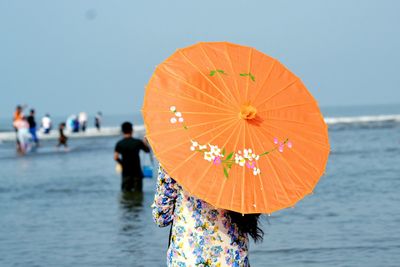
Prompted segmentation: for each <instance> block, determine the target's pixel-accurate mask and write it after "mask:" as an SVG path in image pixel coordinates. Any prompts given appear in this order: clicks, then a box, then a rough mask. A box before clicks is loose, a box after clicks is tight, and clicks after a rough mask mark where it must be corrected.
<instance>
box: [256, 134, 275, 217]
mask: <svg viewBox="0 0 400 267" xmlns="http://www.w3.org/2000/svg"><path fill="white" fill-rule="evenodd" d="M256 137H257V135H256ZM257 140H258V139H257ZM271 184H272V179H271ZM271 188H272V191H273V192H274V196H275V199H276V201H278V193H277V192H276V189H275V186H271ZM271 209H272V208H271Z"/></svg>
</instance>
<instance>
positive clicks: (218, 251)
mask: <svg viewBox="0 0 400 267" xmlns="http://www.w3.org/2000/svg"><path fill="white" fill-rule="evenodd" d="M151 207H152V210H153V211H152V213H153V220H154V222H155V223H156V224H157V225H158V226H160V227H165V226H168V225H171V230H170V237H169V245H168V250H167V266H238V267H239V266H240V267H249V266H250V263H249V257H248V254H249V251H248V249H249V236H250V237H252V238H253V240H254V241H256V242H257V241H261V240H262V238H263V235H264V233H263V231H262V230H261V229H260V228H259V226H258V219H259V216H260V214H245V215H242V214H240V213H237V212H233V211H228V210H224V209H219V208H215V207H213V206H212V205H210V204H208V203H207V202H205V201H203V200H201V199H199V198H196V197H195V196H193V195H191V194H190V193H189V192H186V191H185V190H183V189H182V187H181V186H180V185H179V184H178V183H177V182H176V181H175V180H174V179H173V178H171V177H170V176H169V175H168V174H167V173H166V171H165V170H164V169H163V168H162V167H161V166H160V168H159V171H158V181H157V189H156V193H155V196H154V202H153V204H152V206H151Z"/></svg>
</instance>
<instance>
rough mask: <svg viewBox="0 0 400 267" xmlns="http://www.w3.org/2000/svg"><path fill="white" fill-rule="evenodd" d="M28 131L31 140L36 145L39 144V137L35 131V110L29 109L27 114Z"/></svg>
mask: <svg viewBox="0 0 400 267" xmlns="http://www.w3.org/2000/svg"><path fill="white" fill-rule="evenodd" d="M28 123H29V132H30V133H31V135H32V140H33V142H35V144H36V146H39V138H38V137H37V133H36V121H35V110H34V109H31V111H30V113H29V116H28Z"/></svg>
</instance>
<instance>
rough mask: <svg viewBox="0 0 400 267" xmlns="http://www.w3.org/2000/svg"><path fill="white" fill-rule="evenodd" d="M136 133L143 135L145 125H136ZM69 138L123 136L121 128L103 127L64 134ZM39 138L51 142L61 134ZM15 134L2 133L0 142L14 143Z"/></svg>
mask: <svg viewBox="0 0 400 267" xmlns="http://www.w3.org/2000/svg"><path fill="white" fill-rule="evenodd" d="M134 131H135V133H138V134H143V133H144V125H137V126H136V125H135V126H134ZM64 133H65V135H66V136H68V138H93V137H107V136H118V135H121V128H120V127H103V128H101V130H100V131H98V130H97V129H96V128H88V129H86V131H85V132H78V133H71V132H68V131H65V132H64ZM38 136H39V139H40V140H51V139H58V137H59V133H58V130H57V129H54V130H52V131H51V132H50V134H44V133H43V132H42V131H38ZM15 138H16V135H15V132H0V141H13V140H15Z"/></svg>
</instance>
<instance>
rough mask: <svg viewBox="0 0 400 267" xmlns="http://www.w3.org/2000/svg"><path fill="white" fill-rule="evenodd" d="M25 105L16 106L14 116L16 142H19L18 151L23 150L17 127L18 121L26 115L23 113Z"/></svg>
mask: <svg viewBox="0 0 400 267" xmlns="http://www.w3.org/2000/svg"><path fill="white" fill-rule="evenodd" d="M22 110H23V107H22V106H20V105H18V106H17V107H16V108H15V112H14V116H13V127H14V130H15V135H16V144H17V151H18V152H21V146H20V143H19V138H18V128H17V127H16V122H17V121H19V120H21V119H22V116H23V115H24V114H23V113H22Z"/></svg>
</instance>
